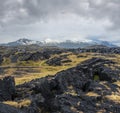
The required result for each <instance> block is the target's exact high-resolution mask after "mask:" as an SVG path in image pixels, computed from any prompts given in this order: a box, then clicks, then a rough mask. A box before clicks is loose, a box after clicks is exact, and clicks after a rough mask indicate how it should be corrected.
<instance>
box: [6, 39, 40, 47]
mask: <svg viewBox="0 0 120 113" xmlns="http://www.w3.org/2000/svg"><path fill="white" fill-rule="evenodd" d="M31 44H38V45H39V44H41V42H39V41H34V40H30V39H26V38H22V39H19V40H17V41H14V42H9V43H7V44H5V45H7V46H20V45H21V46H22V45H31Z"/></svg>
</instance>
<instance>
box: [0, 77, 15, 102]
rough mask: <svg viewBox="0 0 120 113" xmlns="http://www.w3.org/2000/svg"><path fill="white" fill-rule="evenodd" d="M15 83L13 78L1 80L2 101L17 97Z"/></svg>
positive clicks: (0, 94) (0, 99) (0, 92)
mask: <svg viewBox="0 0 120 113" xmlns="http://www.w3.org/2000/svg"><path fill="white" fill-rule="evenodd" d="M15 93H16V91H15V81H14V78H13V77H10V76H9V77H5V78H3V80H0V101H6V100H13V99H14V96H15Z"/></svg>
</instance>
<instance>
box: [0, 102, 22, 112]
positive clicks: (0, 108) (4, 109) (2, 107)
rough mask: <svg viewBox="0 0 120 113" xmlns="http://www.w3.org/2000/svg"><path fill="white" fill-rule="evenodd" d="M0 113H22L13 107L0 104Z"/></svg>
mask: <svg viewBox="0 0 120 113" xmlns="http://www.w3.org/2000/svg"><path fill="white" fill-rule="evenodd" d="M0 113H24V112H22V111H20V110H18V109H16V108H14V107H11V106H9V105H6V104H3V103H0Z"/></svg>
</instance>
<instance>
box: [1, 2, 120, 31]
mask: <svg viewBox="0 0 120 113" xmlns="http://www.w3.org/2000/svg"><path fill="white" fill-rule="evenodd" d="M119 9H120V1H119V0H0V24H1V25H5V24H6V25H7V24H11V23H12V24H30V23H35V22H38V21H43V20H49V18H50V19H51V18H55V17H56V16H59V15H61V14H63V15H67V14H76V15H78V16H80V17H84V18H87V19H89V18H92V19H93V20H95V21H97V20H100V19H103V20H104V19H108V20H109V21H110V22H111V28H113V29H120V19H119V18H120V13H119Z"/></svg>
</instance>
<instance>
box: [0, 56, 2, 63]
mask: <svg viewBox="0 0 120 113" xmlns="http://www.w3.org/2000/svg"><path fill="white" fill-rule="evenodd" d="M2 62H3V57H2V55H0V64H2Z"/></svg>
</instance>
